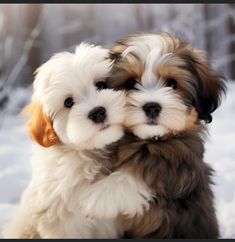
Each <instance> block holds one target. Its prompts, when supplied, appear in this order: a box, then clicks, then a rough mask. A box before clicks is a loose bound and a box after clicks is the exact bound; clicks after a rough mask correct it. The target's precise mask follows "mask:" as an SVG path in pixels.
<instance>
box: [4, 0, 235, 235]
mask: <svg viewBox="0 0 235 242" xmlns="http://www.w3.org/2000/svg"><path fill="white" fill-rule="evenodd" d="M133 31H151V32H162V31H166V32H169V33H171V34H175V35H177V36H179V37H181V38H183V39H184V40H186V41H188V42H190V43H191V44H192V45H193V46H194V47H196V48H199V49H202V50H205V51H207V52H208V53H209V56H210V58H211V59H212V61H213V66H214V68H215V69H216V70H217V71H219V72H220V73H221V74H222V75H224V76H225V77H226V78H227V79H228V94H227V98H226V99H225V100H224V102H223V104H222V106H221V107H220V108H219V109H218V111H216V112H215V114H214V121H213V122H212V124H210V127H209V129H210V133H211V136H210V138H209V139H208V141H207V143H206V154H205V158H206V160H207V161H208V163H210V164H211V165H212V166H213V168H214V169H215V171H216V173H215V187H214V190H215V194H216V209H217V214H218V217H219V223H220V228H221V237H224V238H231V237H232V238H235V210H234V208H235V185H234V184H235V161H234V159H235V149H234V148H235V147H234V143H235V141H234V140H235V124H234V123H235V122H234V120H235V98H234V93H235V84H234V83H235V82H234V81H233V80H235V4H18V5H17V4H0V233H1V228H2V226H3V225H4V223H5V222H6V221H7V220H8V219H9V217H10V216H11V214H12V212H13V211H14V209H15V208H16V206H17V204H18V203H19V199H20V196H21V194H22V191H23V189H24V188H25V186H26V185H27V184H28V182H29V179H30V176H31V166H30V163H29V156H30V154H31V145H32V143H31V141H30V140H29V138H28V136H27V133H26V130H25V129H24V128H22V126H23V124H24V122H25V120H24V119H23V118H22V117H19V116H18V113H19V111H20V110H21V108H22V107H23V106H24V105H25V104H26V103H27V102H28V101H29V98H30V95H31V91H32V89H31V83H32V81H33V73H34V71H35V69H36V68H37V67H38V66H40V65H41V64H42V63H43V62H45V61H46V60H48V59H49V58H50V57H51V56H52V55H53V54H54V53H56V52H59V51H74V49H75V46H76V45H78V44H79V43H80V42H82V41H88V42H90V43H96V44H101V45H103V46H106V47H111V46H112V45H113V43H114V41H116V40H118V39H120V38H122V37H123V36H124V35H126V34H128V33H130V32H133Z"/></svg>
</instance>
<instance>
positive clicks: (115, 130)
mask: <svg viewBox="0 0 235 242" xmlns="http://www.w3.org/2000/svg"><path fill="white" fill-rule="evenodd" d="M123 134H124V131H123V127H122V125H120V124H112V125H110V126H108V127H107V128H105V129H101V130H99V131H98V132H97V133H96V134H95V135H94V136H92V137H91V138H90V139H88V140H87V141H86V142H84V143H82V144H79V147H80V148H83V149H88V150H89V149H102V148H104V147H105V146H106V145H109V144H111V143H113V142H116V141H118V140H119V139H121V138H122V136H123Z"/></svg>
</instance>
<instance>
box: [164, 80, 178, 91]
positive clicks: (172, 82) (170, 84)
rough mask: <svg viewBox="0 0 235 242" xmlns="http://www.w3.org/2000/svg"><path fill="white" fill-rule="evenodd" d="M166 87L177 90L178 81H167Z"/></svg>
mask: <svg viewBox="0 0 235 242" xmlns="http://www.w3.org/2000/svg"><path fill="white" fill-rule="evenodd" d="M166 86H167V87H171V88H173V89H176V88H177V81H176V80H175V79H168V80H166Z"/></svg>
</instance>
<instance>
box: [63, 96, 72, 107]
mask: <svg viewBox="0 0 235 242" xmlns="http://www.w3.org/2000/svg"><path fill="white" fill-rule="evenodd" d="M73 104H74V101H73V98H72V97H68V98H66V99H65V100H64V106H65V107H66V108H71V107H72V106H73Z"/></svg>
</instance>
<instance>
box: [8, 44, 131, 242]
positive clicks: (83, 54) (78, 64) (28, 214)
mask: <svg viewBox="0 0 235 242" xmlns="http://www.w3.org/2000/svg"><path fill="white" fill-rule="evenodd" d="M111 68H112V62H111V60H110V59H109V56H108V50H106V49H103V48H101V47H99V46H91V45H88V44H85V43H83V44H81V45H80V46H79V47H77V49H76V52H75V53H74V54H72V53H59V54H56V55H55V56H54V57H53V58H51V59H50V60H49V61H48V62H46V63H45V64H44V65H42V66H41V67H40V68H39V69H38V71H37V75H36V78H35V81H34V85H33V88H34V90H33V96H32V102H31V103H30V104H29V105H28V106H27V107H26V109H25V112H26V113H27V114H29V115H30V120H29V123H28V127H29V131H30V135H31V137H32V139H33V140H34V141H36V142H37V143H38V144H40V145H37V146H35V150H34V153H33V157H32V164H33V176H32V180H31V182H30V184H29V186H28V187H27V189H26V190H25V192H24V193H23V196H22V199H21V203H20V206H19V208H18V210H17V212H16V214H15V216H14V217H13V220H12V221H11V222H10V223H9V224H7V225H6V227H5V229H4V236H5V237H8V238H9V237H11V238H118V237H120V236H121V230H120V227H119V226H118V225H117V223H116V222H115V220H111V219H106V220H97V219H92V218H87V217H86V216H85V215H84V214H83V213H82V212H81V210H80V209H79V206H78V201H79V197H80V196H81V194H83V193H84V192H85V191H86V190H87V189H89V185H90V184H92V183H93V182H95V181H97V180H100V179H101V180H102V178H103V177H104V176H106V175H108V174H109V173H110V172H111V162H110V155H111V154H112V149H113V148H112V149H109V148H108V147H107V145H109V144H111V143H113V142H116V141H118V140H119V139H120V138H121V137H122V135H123V128H122V122H123V116H124V101H125V99H124V95H123V93H122V92H121V91H114V90H111V89H106V83H105V81H104V80H105V78H106V77H107V76H108V75H109V72H110V69H111ZM131 184H134V181H131ZM135 186H136V185H135ZM91 199H92V198H91ZM120 199H121V198H120ZM120 199H119V200H120ZM119 202H120V201H119ZM121 202H123V201H121ZM111 206H112V205H111Z"/></svg>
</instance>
